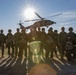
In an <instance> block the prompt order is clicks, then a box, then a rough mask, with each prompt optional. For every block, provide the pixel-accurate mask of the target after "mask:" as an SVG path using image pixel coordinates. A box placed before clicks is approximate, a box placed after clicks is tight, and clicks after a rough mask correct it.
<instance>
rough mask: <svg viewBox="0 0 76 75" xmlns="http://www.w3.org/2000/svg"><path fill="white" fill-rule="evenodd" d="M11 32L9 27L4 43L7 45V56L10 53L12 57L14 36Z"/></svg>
mask: <svg viewBox="0 0 76 75" xmlns="http://www.w3.org/2000/svg"><path fill="white" fill-rule="evenodd" d="M11 32H12V30H11V29H9V30H8V33H7V35H6V44H7V47H8V55H9V56H10V55H12V57H13V56H14V36H13V34H12V33H11ZM11 48H12V54H11Z"/></svg>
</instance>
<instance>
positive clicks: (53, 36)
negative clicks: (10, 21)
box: [0, 27, 76, 59]
mask: <svg viewBox="0 0 76 75" xmlns="http://www.w3.org/2000/svg"><path fill="white" fill-rule="evenodd" d="M16 30H17V31H16V33H15V34H14V35H13V34H12V30H11V29H9V30H8V33H7V35H5V34H4V33H3V30H0V47H1V55H2V57H4V51H5V48H4V46H6V47H7V48H8V56H9V57H10V56H12V57H14V56H15V57H17V56H18V57H21V58H23V55H24V56H25V57H27V51H28V50H29V49H27V48H28V43H30V42H32V41H41V43H42V44H41V52H42V54H43V49H45V58H53V57H54V53H55V55H56V57H58V52H59V54H60V58H61V59H63V58H64V55H65V51H66V50H68V49H71V50H72V51H73V50H75V49H74V46H76V33H74V32H73V28H72V27H69V28H68V33H67V32H65V27H61V32H59V33H58V31H57V30H53V28H52V27H50V28H49V29H48V33H46V32H45V28H40V27H38V28H32V29H30V32H29V33H27V32H26V30H25V29H21V31H20V29H19V28H17V29H16ZM68 43H69V44H70V45H69V44H68ZM11 49H12V52H11ZM57 50H58V51H57ZM29 52H30V51H29Z"/></svg>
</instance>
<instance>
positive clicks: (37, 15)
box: [35, 12, 44, 20]
mask: <svg viewBox="0 0 76 75" xmlns="http://www.w3.org/2000/svg"><path fill="white" fill-rule="evenodd" d="M35 14H36V15H37V16H38V17H39V18H40V19H42V20H43V19H44V18H42V17H41V16H40V15H39V14H38V13H37V12H35Z"/></svg>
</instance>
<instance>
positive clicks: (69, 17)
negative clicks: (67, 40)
mask: <svg viewBox="0 0 76 75" xmlns="http://www.w3.org/2000/svg"><path fill="white" fill-rule="evenodd" d="M52 20H53V21H55V22H56V23H57V24H56V25H54V26H52V27H54V28H55V29H56V28H57V29H58V30H60V28H61V27H63V26H64V27H65V28H66V31H68V28H69V27H73V29H74V32H76V27H75V25H76V12H75V11H65V12H62V15H59V16H56V17H54V18H52Z"/></svg>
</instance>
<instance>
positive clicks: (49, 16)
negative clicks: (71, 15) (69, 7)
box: [46, 13, 62, 18]
mask: <svg viewBox="0 0 76 75" xmlns="http://www.w3.org/2000/svg"><path fill="white" fill-rule="evenodd" d="M59 15H62V13H59V14H56V15H52V16H48V17H46V18H50V17H55V16H59Z"/></svg>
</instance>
